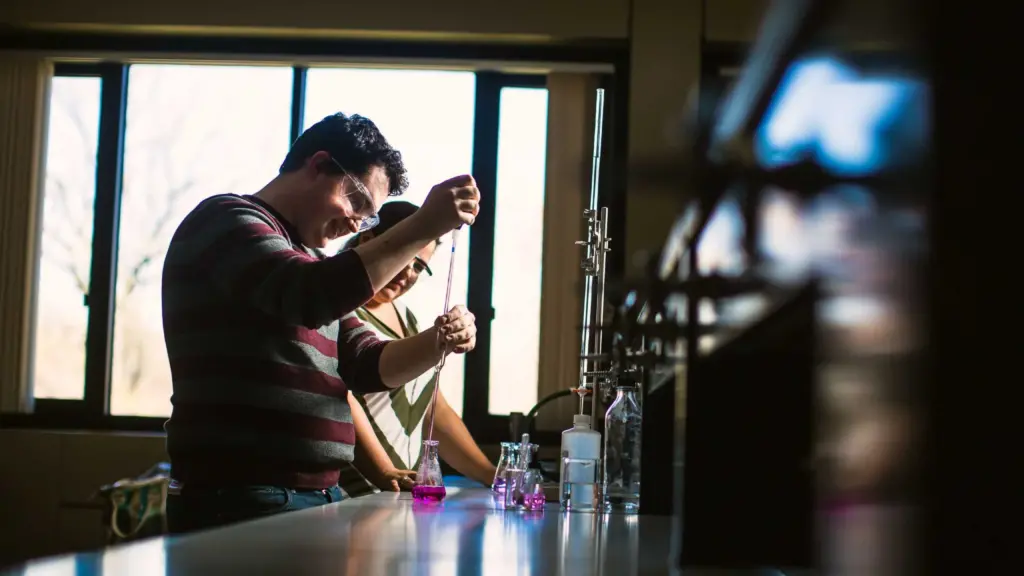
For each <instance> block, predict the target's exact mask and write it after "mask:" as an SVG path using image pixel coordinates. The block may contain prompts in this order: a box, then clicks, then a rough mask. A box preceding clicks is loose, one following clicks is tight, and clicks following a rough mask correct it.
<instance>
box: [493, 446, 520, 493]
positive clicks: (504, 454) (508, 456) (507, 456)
mask: <svg viewBox="0 0 1024 576" xmlns="http://www.w3.org/2000/svg"><path fill="white" fill-rule="evenodd" d="M515 445H516V443H515V442H502V443H501V458H499V459H498V469H497V470H496V471H495V472H494V481H493V482H492V483H491V492H494V494H496V495H499V496H500V495H503V494H505V470H507V469H508V468H509V467H510V466H514V465H515V462H514V461H513V459H514V458H515V457H516V453H515V452H514V447H515Z"/></svg>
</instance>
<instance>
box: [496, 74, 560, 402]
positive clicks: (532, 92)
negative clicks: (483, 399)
mask: <svg viewBox="0 0 1024 576" xmlns="http://www.w3.org/2000/svg"><path fill="white" fill-rule="evenodd" d="M500 98H501V100H500V105H499V114H498V185H497V187H496V188H495V197H496V198H495V205H494V208H493V210H494V211H495V221H494V263H495V265H494V281H493V282H494V283H493V286H492V288H491V306H492V307H493V308H494V320H493V321H492V322H491V341H490V350H489V353H490V375H489V378H488V379H487V383H488V384H487V385H488V388H489V395H488V403H487V411H488V412H489V413H491V414H503V415H507V414H509V413H510V412H523V413H526V412H529V411H530V408H532V407H533V405H534V404H536V403H537V373H538V356H539V352H540V350H539V342H540V298H541V266H540V263H541V260H542V255H543V254H542V250H543V240H544V175H545V171H544V169H545V161H546V159H547V133H548V125H547V124H548V91H547V90H546V89H544V88H519V87H506V88H502V90H501V96H500ZM565 217H566V218H573V217H574V215H569V214H567V215H565Z"/></svg>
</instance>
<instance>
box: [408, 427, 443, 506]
mask: <svg viewBox="0 0 1024 576" xmlns="http://www.w3.org/2000/svg"><path fill="white" fill-rule="evenodd" d="M437 446H438V441H437V440H424V441H423V456H422V457H421V458H420V467H419V469H418V470H416V485H415V486H413V488H412V498H413V500H415V501H417V502H440V501H442V500H444V497H445V495H446V492H445V489H444V478H443V477H442V476H441V461H440V460H439V459H438V453H437Z"/></svg>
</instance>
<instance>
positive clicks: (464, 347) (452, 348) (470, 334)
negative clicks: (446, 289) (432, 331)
mask: <svg viewBox="0 0 1024 576" xmlns="http://www.w3.org/2000/svg"><path fill="white" fill-rule="evenodd" d="M434 327H435V328H437V347H438V350H444V351H446V352H454V353H456V354H465V353H466V352H469V351H470V350H472V349H473V348H475V347H476V316H474V315H473V313H472V312H470V311H469V310H467V309H466V307H465V306H456V307H454V308H452V309H451V310H450V311H449V312H448V313H447V314H445V315H444V316H438V317H437V320H435V321H434Z"/></svg>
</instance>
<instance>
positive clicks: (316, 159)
mask: <svg viewBox="0 0 1024 576" xmlns="http://www.w3.org/2000/svg"><path fill="white" fill-rule="evenodd" d="M330 162H331V157H330V155H329V154H328V153H327V152H324V151H323V150H321V151H319V152H317V153H315V154H313V155H312V156H310V157H309V158H308V159H307V160H306V168H307V169H308V170H309V172H310V174H311V175H312V176H314V177H316V176H319V175H320V174H327V173H329V172H330V166H328V164H330Z"/></svg>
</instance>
